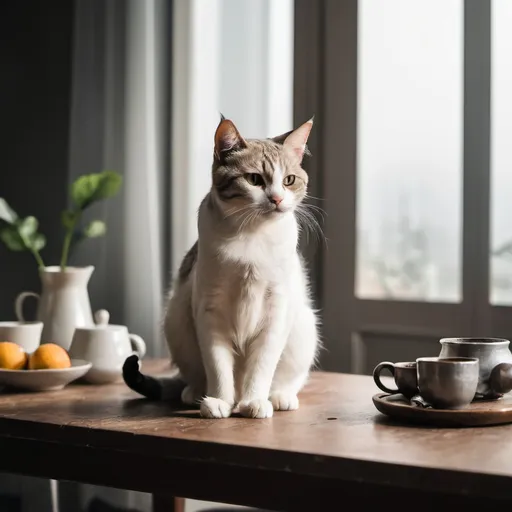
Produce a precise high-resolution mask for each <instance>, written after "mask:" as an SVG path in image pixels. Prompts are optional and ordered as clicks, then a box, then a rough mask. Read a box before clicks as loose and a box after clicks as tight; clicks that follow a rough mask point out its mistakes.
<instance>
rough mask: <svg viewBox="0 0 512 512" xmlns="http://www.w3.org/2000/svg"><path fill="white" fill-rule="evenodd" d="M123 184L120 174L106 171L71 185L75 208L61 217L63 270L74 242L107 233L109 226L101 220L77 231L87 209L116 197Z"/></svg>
mask: <svg viewBox="0 0 512 512" xmlns="http://www.w3.org/2000/svg"><path fill="white" fill-rule="evenodd" d="M121 183H122V178H121V176H120V175H119V174H117V173H115V172H112V171H104V172H101V173H96V174H86V175H84V176H80V177H79V178H78V179H77V180H76V181H75V182H74V183H73V184H72V185H71V200H72V202H73V206H72V208H71V209H70V210H65V211H63V212H62V216H61V221H62V225H63V226H64V228H65V229H66V235H65V237H64V246H63V248H62V257H61V260H60V266H61V269H62V270H64V269H65V268H66V265H67V261H68V256H69V249H70V247H71V244H72V243H73V242H74V243H77V242H79V241H81V240H83V239H84V238H96V237H98V236H103V235H104V234H105V233H106V231H107V226H106V225H105V223H104V222H103V221H101V220H93V221H91V222H90V223H89V224H88V225H87V226H85V227H84V228H82V229H77V225H78V224H79V222H80V219H81V217H82V214H83V212H84V211H85V210H86V209H87V208H89V207H90V206H91V205H92V204H94V203H96V202H97V201H101V200H103V199H107V198H109V197H113V196H115V195H116V194H117V192H118V190H119V188H120V186H121Z"/></svg>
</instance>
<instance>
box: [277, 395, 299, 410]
mask: <svg viewBox="0 0 512 512" xmlns="http://www.w3.org/2000/svg"><path fill="white" fill-rule="evenodd" d="M270 401H271V402H272V405H273V407H274V411H295V410H296V409H298V408H299V399H298V398H297V395H294V394H293V393H283V392H279V391H275V392H273V393H271V394H270Z"/></svg>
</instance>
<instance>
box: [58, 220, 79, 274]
mask: <svg viewBox="0 0 512 512" xmlns="http://www.w3.org/2000/svg"><path fill="white" fill-rule="evenodd" d="M81 215H82V212H81V211H77V212H75V217H74V221H73V223H72V224H71V225H70V226H69V227H68V230H67V232H66V236H65V237H64V244H63V246H62V257H61V259H60V269H61V271H62V272H64V271H65V270H66V265H67V263H68V256H69V249H70V247H71V241H72V240H73V233H74V232H75V226H76V225H77V223H78V221H79V220H80V217H81Z"/></svg>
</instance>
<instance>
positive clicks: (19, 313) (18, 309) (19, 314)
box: [14, 292, 40, 322]
mask: <svg viewBox="0 0 512 512" xmlns="http://www.w3.org/2000/svg"><path fill="white" fill-rule="evenodd" d="M28 297H35V298H36V299H37V300H39V299H40V297H39V295H38V294H37V293H34V292H21V293H20V294H19V295H18V296H17V297H16V300H15V302H14V312H15V313H16V318H17V319H18V322H25V317H24V316H23V303H24V302H25V299H26V298H28Z"/></svg>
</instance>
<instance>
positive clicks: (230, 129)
mask: <svg viewBox="0 0 512 512" xmlns="http://www.w3.org/2000/svg"><path fill="white" fill-rule="evenodd" d="M246 147H247V143H246V142H245V140H244V138H243V137H242V136H241V135H240V133H239V131H238V130H237V128H236V126H235V124H234V123H233V121H231V120H229V119H226V118H225V117H224V116H223V115H222V114H221V115H220V123H219V126H217V130H216V131H215V149H214V152H215V158H216V159H217V160H219V161H222V160H223V159H224V158H225V157H226V155H227V154H228V153H230V152H231V151H237V150H239V149H243V148H246Z"/></svg>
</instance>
